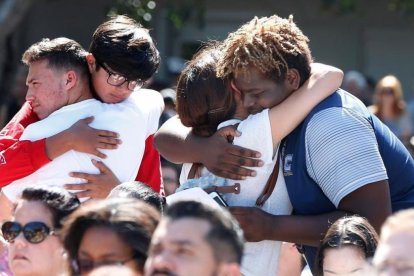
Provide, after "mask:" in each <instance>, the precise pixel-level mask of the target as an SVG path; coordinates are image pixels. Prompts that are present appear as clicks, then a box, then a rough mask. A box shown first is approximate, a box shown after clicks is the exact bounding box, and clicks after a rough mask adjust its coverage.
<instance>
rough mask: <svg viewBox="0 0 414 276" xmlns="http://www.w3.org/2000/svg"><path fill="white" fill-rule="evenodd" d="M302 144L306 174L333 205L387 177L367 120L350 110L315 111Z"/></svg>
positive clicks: (373, 134)
mask: <svg viewBox="0 0 414 276" xmlns="http://www.w3.org/2000/svg"><path fill="white" fill-rule="evenodd" d="M305 147H306V166H307V171H308V174H309V175H310V177H311V178H312V179H313V180H314V181H315V182H316V183H318V185H319V186H320V188H321V189H322V191H323V192H324V193H325V195H326V196H327V197H328V198H329V199H330V200H331V201H332V203H333V204H334V205H335V206H336V207H338V205H339V203H340V201H341V200H342V199H343V198H344V197H345V196H346V195H348V194H349V193H351V192H353V191H355V190H356V189H358V188H360V187H362V186H364V185H366V184H369V183H373V182H377V181H380V180H384V179H387V178H388V177H387V173H386V169H385V166H384V163H383V161H382V158H381V155H380V153H379V149H378V144H377V140H376V137H375V133H374V130H373V128H372V126H371V124H370V122H369V121H368V119H366V118H365V117H363V116H361V115H359V114H358V113H356V112H355V111H352V110H350V109H346V108H340V107H334V108H329V109H326V110H323V111H321V112H319V113H317V114H315V115H314V117H313V118H312V119H311V121H310V122H309V124H308V126H307V129H306V136H305Z"/></svg>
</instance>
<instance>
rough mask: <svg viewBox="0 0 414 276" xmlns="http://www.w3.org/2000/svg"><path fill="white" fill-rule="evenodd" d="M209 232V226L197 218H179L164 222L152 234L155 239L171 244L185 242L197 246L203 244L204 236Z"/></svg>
mask: <svg viewBox="0 0 414 276" xmlns="http://www.w3.org/2000/svg"><path fill="white" fill-rule="evenodd" d="M209 230H210V224H209V223H208V222H207V221H205V220H202V219H197V218H180V219H177V220H170V219H167V220H164V221H162V222H161V223H160V224H159V226H158V227H157V230H156V232H155V233H154V237H155V239H159V240H164V241H168V242H171V243H177V242H180V243H182V242H186V243H193V244H199V243H204V242H205V236H206V235H207V233H208V231H209Z"/></svg>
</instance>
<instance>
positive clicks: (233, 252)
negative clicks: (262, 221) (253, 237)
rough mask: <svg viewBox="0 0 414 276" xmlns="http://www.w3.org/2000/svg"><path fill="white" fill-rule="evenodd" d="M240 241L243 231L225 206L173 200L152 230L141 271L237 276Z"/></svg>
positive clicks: (241, 250) (238, 272) (177, 275)
mask: <svg viewBox="0 0 414 276" xmlns="http://www.w3.org/2000/svg"><path fill="white" fill-rule="evenodd" d="M243 244H244V240H243V232H242V230H241V229H240V227H239V225H238V224H237V222H236V220H235V219H234V218H233V217H232V216H231V214H230V213H229V212H227V211H226V210H224V209H213V208H211V207H209V206H206V205H204V204H202V203H201V202H194V201H181V202H177V203H174V204H172V205H171V206H169V207H168V208H167V210H166V213H165V215H164V217H163V218H162V219H161V221H160V224H159V225H158V227H157V229H156V231H155V232H154V235H153V238H152V240H151V246H150V251H149V255H148V260H147V263H146V264H145V275H147V276H150V275H176V276H186V275H188V276H194V275H197V276H207V275H227V276H240V275H241V273H240V263H241V259H242V254H243Z"/></svg>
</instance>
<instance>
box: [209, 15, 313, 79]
mask: <svg viewBox="0 0 414 276" xmlns="http://www.w3.org/2000/svg"><path fill="white" fill-rule="evenodd" d="M308 42H309V39H308V38H307V37H306V36H305V35H304V34H303V33H302V31H301V30H300V29H299V28H298V27H297V26H296V24H295V23H294V22H293V16H292V15H290V16H289V19H284V18H280V17H278V16H276V15H273V16H271V17H262V18H257V17H255V18H254V19H253V20H251V21H250V22H248V23H246V24H244V25H243V26H241V27H240V28H239V29H238V30H237V31H236V32H234V33H231V34H230V35H229V37H228V38H227V39H226V40H225V41H224V43H223V49H222V51H223V53H224V56H223V58H221V59H220V60H219V62H218V64H217V74H218V76H219V77H226V76H237V75H238V74H240V73H242V74H244V75H245V76H247V77H248V76H249V74H248V66H249V65H253V66H255V67H256V68H257V69H258V70H259V71H261V72H262V73H263V74H265V75H266V76H268V77H270V78H272V79H275V80H276V81H281V80H283V79H284V77H285V74H286V71H287V69H288V68H296V69H298V71H299V73H300V75H301V82H302V83H303V82H304V81H306V79H307V78H308V77H309V74H310V65H309V64H310V63H311V62H312V56H311V52H310V49H309V46H308ZM301 71H302V72H301Z"/></svg>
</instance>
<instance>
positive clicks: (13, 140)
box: [0, 102, 50, 187]
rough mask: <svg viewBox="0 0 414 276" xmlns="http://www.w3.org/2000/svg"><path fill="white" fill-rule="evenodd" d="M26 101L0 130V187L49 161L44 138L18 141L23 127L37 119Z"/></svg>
mask: <svg viewBox="0 0 414 276" xmlns="http://www.w3.org/2000/svg"><path fill="white" fill-rule="evenodd" d="M38 120H39V119H38V118H37V116H36V114H35V113H34V112H33V110H32V109H31V107H30V105H29V104H28V103H27V102H26V103H25V104H24V105H23V107H22V108H21V109H20V111H19V112H18V113H17V114H16V115H15V116H14V117H13V119H12V120H11V121H10V122H9V123H8V124H7V125H6V126H5V127H4V128H3V129H2V131H1V132H0V187H4V186H6V185H7V184H9V183H11V182H12V181H14V180H17V179H20V178H23V177H25V176H27V175H29V174H31V173H33V172H34V171H36V170H38V169H39V168H40V167H42V166H44V165H45V164H47V163H48V162H50V160H49V158H48V157H47V155H46V150H45V149H46V146H45V139H42V140H39V141H35V142H31V141H19V140H18V139H19V138H20V137H21V135H22V133H23V131H24V129H25V128H26V127H27V126H28V125H29V124H31V123H33V122H36V121H38Z"/></svg>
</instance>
